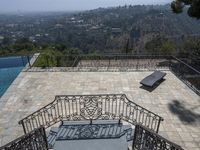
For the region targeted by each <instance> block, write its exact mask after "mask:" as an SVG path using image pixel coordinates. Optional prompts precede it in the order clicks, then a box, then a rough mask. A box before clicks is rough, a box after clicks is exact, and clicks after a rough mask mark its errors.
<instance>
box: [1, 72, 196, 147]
mask: <svg viewBox="0 0 200 150" xmlns="http://www.w3.org/2000/svg"><path fill="white" fill-rule="evenodd" d="M166 72H167V76H166V77H165V79H166V80H165V81H164V82H162V83H161V84H160V85H159V86H158V87H157V88H156V89H155V90H153V91H152V92H149V91H146V90H144V89H142V88H140V84H139V81H140V80H141V79H142V78H144V77H145V76H147V75H149V74H150V73H151V72H148V71H145V72H21V73H20V75H19V76H18V77H17V78H16V80H15V81H14V82H13V84H12V85H11V86H10V88H9V89H8V90H7V92H6V93H5V94H4V96H3V97H2V98H1V99H0V144H1V145H2V144H5V143H7V142H8V141H10V140H12V139H15V138H16V137H19V136H20V135H23V131H22V128H21V126H19V125H18V121H19V120H20V119H21V118H23V117H25V116H26V115H28V114H30V113H32V112H34V111H36V110H38V109H39V108H41V107H42V106H44V105H46V104H48V103H49V102H51V101H53V100H54V97H55V95H60V94H62V95H67V94H70V95H71V94H79V95H80V94H109V93H110V94H115V93H116V94H117V93H124V94H126V95H127V97H128V98H129V99H130V100H132V101H134V102H136V103H138V104H139V105H141V106H143V107H145V108H147V109H149V110H151V111H153V112H155V113H157V114H159V115H160V116H162V117H163V118H164V119H165V120H164V121H163V122H162V123H161V126H160V131H159V134H161V135H163V136H164V137H166V138H168V139H169V140H171V141H173V142H175V143H177V144H180V145H181V146H182V147H183V148H185V149H187V150H200V97H199V96H198V95H196V94H195V93H194V92H193V91H192V90H190V89H189V88H188V87H187V86H186V85H185V84H184V83H183V82H182V81H180V80H179V79H178V78H177V77H176V76H174V75H173V74H172V73H171V72H170V71H166Z"/></svg>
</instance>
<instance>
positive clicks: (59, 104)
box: [19, 94, 163, 133]
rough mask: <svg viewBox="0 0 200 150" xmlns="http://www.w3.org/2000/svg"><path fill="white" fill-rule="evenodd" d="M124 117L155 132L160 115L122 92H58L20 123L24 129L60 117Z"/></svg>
mask: <svg viewBox="0 0 200 150" xmlns="http://www.w3.org/2000/svg"><path fill="white" fill-rule="evenodd" d="M96 119H101V120H125V121H127V122H130V123H132V124H141V125H143V126H145V127H147V128H148V129H150V130H153V131H156V132H158V130H159V126H160V122H161V121H163V118H162V117H160V116H158V115H156V114H155V113H153V112H151V111H149V110H147V109H145V108H143V107H141V106H139V105H137V104H135V103H134V102H132V101H130V100H129V99H128V98H127V97H126V95H124V94H118V95H117V94H109V95H61V96H56V97H55V100H54V101H53V102H51V103H50V104H48V105H46V106H44V107H43V108H41V109H40V110H38V111H36V112H34V113H32V114H31V115H29V116H27V117H25V118H24V119H22V120H21V121H19V124H21V125H22V126H23V129H24V132H25V133H27V132H30V131H32V130H33V129H35V128H38V127H39V126H41V125H42V126H44V127H45V128H48V127H50V126H52V125H53V124H55V123H57V122H60V121H62V120H67V121H70V120H71V121H76V120H77V121H80V120H90V122H91V123H92V120H96Z"/></svg>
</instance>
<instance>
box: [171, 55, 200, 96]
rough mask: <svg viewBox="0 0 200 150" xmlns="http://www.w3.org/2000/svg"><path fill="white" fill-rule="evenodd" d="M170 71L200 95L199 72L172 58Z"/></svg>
mask: <svg viewBox="0 0 200 150" xmlns="http://www.w3.org/2000/svg"><path fill="white" fill-rule="evenodd" d="M170 70H171V71H172V72H173V73H174V74H175V75H176V76H177V77H178V78H179V79H181V80H182V81H183V82H184V83H185V84H186V85H187V86H188V87H190V88H191V89H192V90H193V91H194V92H196V93H197V94H198V95H200V72H199V71H198V70H196V69H195V68H193V67H192V66H190V65H188V64H187V63H185V62H184V61H182V60H180V59H178V58H176V57H173V59H172V60H171V61H170Z"/></svg>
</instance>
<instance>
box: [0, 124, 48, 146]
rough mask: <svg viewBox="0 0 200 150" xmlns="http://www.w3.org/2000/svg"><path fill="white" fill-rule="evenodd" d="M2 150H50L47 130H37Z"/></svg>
mask: <svg viewBox="0 0 200 150" xmlns="http://www.w3.org/2000/svg"><path fill="white" fill-rule="evenodd" d="M0 150H48V143H47V138H46V133H45V129H44V127H40V128H37V129H35V130H33V131H31V132H30V133H27V134H26V135H23V136H21V137H19V138H18V139H16V140H14V141H12V142H10V143H8V144H6V145H5V146H3V147H0Z"/></svg>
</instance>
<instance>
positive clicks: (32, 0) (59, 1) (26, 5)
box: [0, 0, 171, 12]
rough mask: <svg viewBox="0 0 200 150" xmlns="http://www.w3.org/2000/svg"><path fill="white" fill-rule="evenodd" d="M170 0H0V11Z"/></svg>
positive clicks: (97, 6)
mask: <svg viewBox="0 0 200 150" xmlns="http://www.w3.org/2000/svg"><path fill="white" fill-rule="evenodd" d="M170 2H171V0H0V12H33V11H38V12H43V11H75V10H89V9H95V8H99V7H111V6H119V5H125V4H127V5H130V4H131V5H138V4H141V5H142V4H146V5H148V4H166V3H170Z"/></svg>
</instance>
